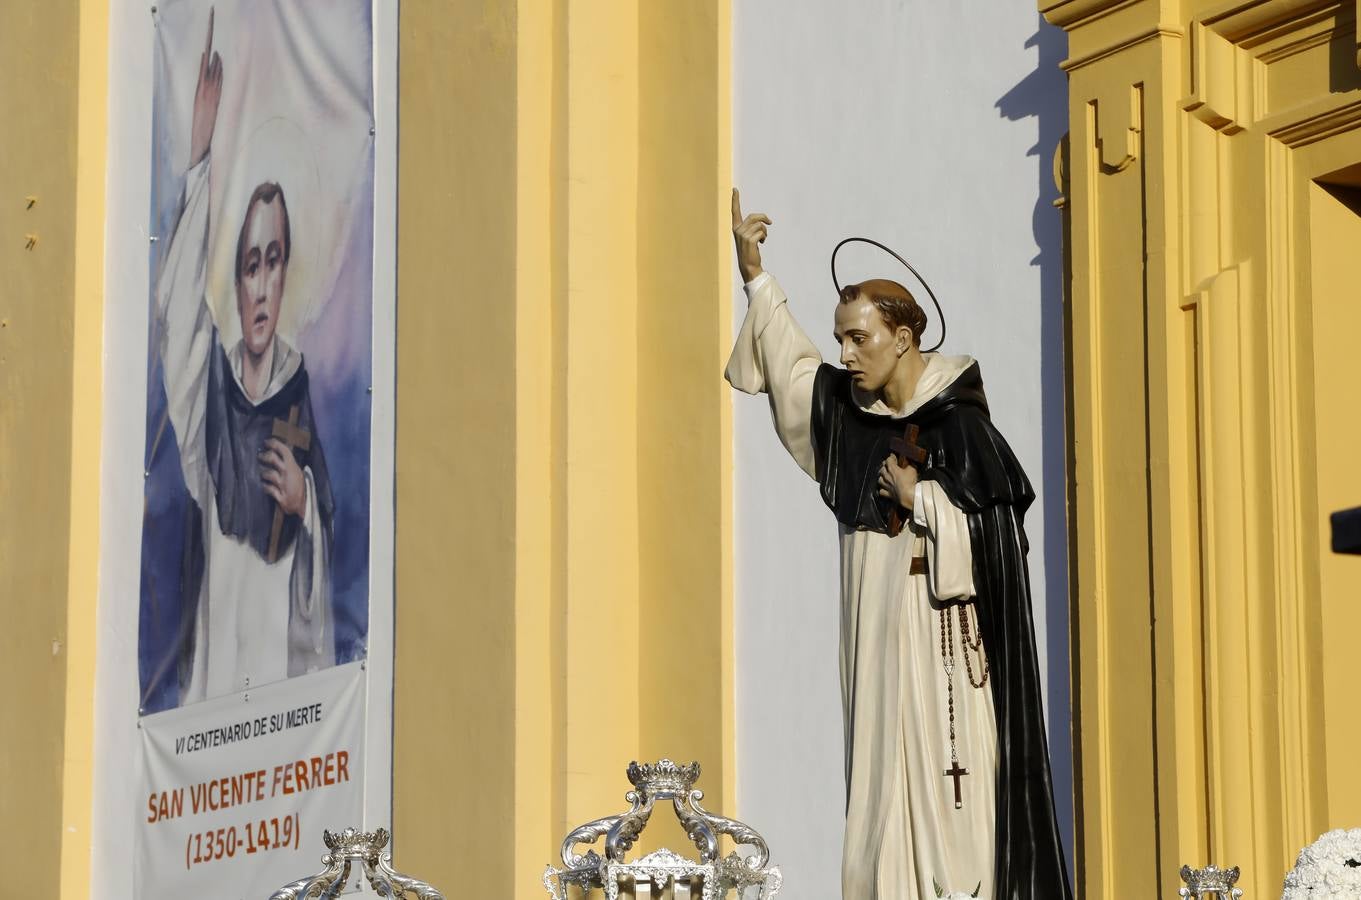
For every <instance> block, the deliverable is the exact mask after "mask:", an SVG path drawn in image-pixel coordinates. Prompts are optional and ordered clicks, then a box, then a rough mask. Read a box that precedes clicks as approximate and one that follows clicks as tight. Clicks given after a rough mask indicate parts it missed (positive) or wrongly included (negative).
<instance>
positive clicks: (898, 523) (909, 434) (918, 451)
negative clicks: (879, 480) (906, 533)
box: [888, 422, 926, 537]
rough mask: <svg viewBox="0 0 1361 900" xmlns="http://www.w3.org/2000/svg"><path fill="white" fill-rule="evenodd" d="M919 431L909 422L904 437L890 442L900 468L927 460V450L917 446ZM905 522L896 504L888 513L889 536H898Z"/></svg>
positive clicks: (917, 464)
mask: <svg viewBox="0 0 1361 900" xmlns="http://www.w3.org/2000/svg"><path fill="white" fill-rule="evenodd" d="M919 433H920V429H918V428H917V426H916V425H913V424H912V423H911V422H909V423H907V428H906V429H904V430H903V436H902V437H900V438H894V439H893V440H891V441H889V442H888V449H889V450H891V451H893V455H894V456H895V457H897V459H898V468H900V469H906V468H907V467H908V466H920V465H922V464H923V463H925V462H926V451H925V450H923V449H922V448H921V447H919V446H917V435H918V434H919ZM905 524H906V522H905V521H904V519H903V514H902V510H901V509H899V508H898V506H897V504H894V506H893V509H892V510H890V511H889V514H888V536H889V537H897V536H898V535H899V534H900V533H901V532H902V530H903V525H905Z"/></svg>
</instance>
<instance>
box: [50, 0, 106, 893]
mask: <svg viewBox="0 0 1361 900" xmlns="http://www.w3.org/2000/svg"><path fill="white" fill-rule="evenodd" d="M79 41H80V66H79V80H78V89H77V90H78V96H79V111H78V114H77V123H76V147H77V150H76V244H75V248H76V252H75V263H76V267H75V302H74V310H73V325H74V330H73V333H72V366H73V377H72V393H71V474H70V483H71V513H70V514H71V526H70V527H71V542H70V550H69V552H70V557H69V560H68V568H67V598H66V610H67V612H66V659H67V669H66V730H65V738H64V740H63V745H62V746H63V758H62V797H61V805H62V848H61V897H62V898H63V900H77V898H86V897H89V896H90V890H91V884H90V853H91V838H92V835H91V820H92V816H93V812H94V809H93V805H94V795H93V781H94V755H93V751H94V712H95V710H94V693H95V653H96V650H97V641H96V637H95V636H96V625H97V619H98V616H97V607H98V598H99V480H100V479H99V474H100V471H99V460H100V445H101V437H100V434H101V421H102V403H103V377H102V367H101V360H102V359H103V335H104V327H103V326H104V229H105V216H104V209H105V184H106V179H107V171H108V143H107V135H108V100H109V80H108V76H109V52H108V46H109V9H108V4H107V3H104V2H99V0H81V3H80V38H79Z"/></svg>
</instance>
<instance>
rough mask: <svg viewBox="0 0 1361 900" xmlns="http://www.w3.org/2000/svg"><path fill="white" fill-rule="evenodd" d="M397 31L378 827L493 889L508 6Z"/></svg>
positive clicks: (509, 243)
mask: <svg viewBox="0 0 1361 900" xmlns="http://www.w3.org/2000/svg"><path fill="white" fill-rule="evenodd" d="M399 31H400V55H399V60H400V63H399V65H400V72H399V83H400V94H399V104H400V105H399V109H400V110H401V114H400V117H399V119H400V128H401V133H400V135H399V139H398V147H399V154H400V157H399V160H398V172H397V183H398V203H397V209H398V223H397V227H398V244H397V285H398V309H397V409H396V414H397V415H396V427H397V434H396V444H397V448H396V487H395V496H396V532H397V533H396V545H395V551H394V552H395V559H394V563H395V569H396V572H395V575H396V582H395V597H396V611H395V644H396V646H395V650H396V662H395V667H394V682H395V684H394V698H393V712H394V717H395V723H394V732H395V733H394V739H393V740H394V743H393V766H394V772H393V807H394V819H393V834H394V841H395V847H396V853H397V857H396V858H397V859H398V861H399V865H400V866H401V868H402V869H403V870H404V871H410V872H416V873H419V874H420V875H421V877H423V878H426V879H427V880H429V881H432V882H433V883H435V884H437V885H448V886H450V889H451V893H452V894H453V895H455V896H457V895H463V896H478V897H480V896H494V895H498V894H501V893H503V892H504V891H505V890H506V888H507V885H506V883H505V873H506V872H508V871H511V866H512V864H513V862H514V859H515V858H514V848H515V834H516V822H515V817H514V816H513V815H512V810H513V802H514V797H515V735H516V722H517V713H516V697H515V688H516V679H515V671H516V654H517V646H516V594H515V586H516V577H515V576H516V569H515V543H516V532H515V528H516V516H515V509H516V488H517V482H516V459H517V445H516V430H515V424H516V420H515V414H516V378H517V373H516V356H515V346H516V302H515V298H516V234H517V232H516V188H517V183H516V152H517V144H516V140H517V131H516V121H517V108H516V67H517V57H516V46H517V45H516V35H517V32H516V4H515V3H514V2H513V0H501V2H487V3H484V4H475V5H474V4H448V3H443V2H435V0H430V2H406V3H403V4H402V9H401V17H400V27H399ZM375 727H382V725H381V723H377V724H376V725H375ZM373 824H379V823H373ZM470 860H477V864H476V865H470V864H469V862H468V861H470Z"/></svg>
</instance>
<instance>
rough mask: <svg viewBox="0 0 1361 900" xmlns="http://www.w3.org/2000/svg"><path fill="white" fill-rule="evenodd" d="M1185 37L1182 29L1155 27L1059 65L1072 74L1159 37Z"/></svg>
mask: <svg viewBox="0 0 1361 900" xmlns="http://www.w3.org/2000/svg"><path fill="white" fill-rule="evenodd" d="M1184 35H1185V32H1184V31H1182V29H1180V28H1169V27H1167V26H1165V25H1153V26H1150V27H1149V28H1146V29H1144V30H1142V31H1136V32H1135V33H1133V34H1131V35H1127V36H1124V37H1120V38H1118V39H1116V40H1114V41H1110V42H1107V43H1104V44H1101V45H1099V46H1097V47H1095V48H1091V49H1088V50H1087V51H1086V52H1085V53H1083V55H1081V56H1077V57H1069V58H1068V59H1066V60H1064V61H1063V62H1061V63H1059V68H1060V69H1063V70H1064V71H1065V72H1072V71H1073V70H1075V69H1080V68H1082V67H1083V66H1088V65H1091V64H1092V63H1094V62H1100V61H1101V60H1103V59H1105V58H1106V57H1108V56H1112V55H1114V54H1116V53H1119V52H1120V51H1122V50H1128V49H1129V48H1130V47H1137V46H1139V45H1140V44H1142V43H1143V42H1144V41H1151V40H1153V39H1155V38H1159V37H1170V38H1179V37H1183V36H1184Z"/></svg>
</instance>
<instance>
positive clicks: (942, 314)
mask: <svg viewBox="0 0 1361 900" xmlns="http://www.w3.org/2000/svg"><path fill="white" fill-rule="evenodd" d="M851 243H861V244H870V245H872V246H875V247H878V248H879V249H880V250H882V251H884V252H885V253H887V254H888V255H889V256H891V257H893V258H894V259H896V260H897V261H898V262H900V263H902V264H903V265H904V266H906V267H907V270H908V271H909V272H911V273H912V274H913V276H915V277H916V279H917V282H918V283H919V284H920V285H921V286H922V287H924V288H926V293H927V294H928V295H929V296H930V297H931V303H932V304H933V305H934V306H935V307H936V315H937V316H938V317H939V318H940V340H938V341H936V343H935V346H933V347H932V348H931V349H930V350H923V351H922V352H923V353H934V352H935V351H936V350H939V349H940V346H941V344H944V343H945V311H944V310H942V309H941V308H940V301H939V300H937V299H936V292H935V291H933V290H931V285H929V284H927V283H926V279H925V278H923V277H922V276H921V273H920V272H918V271H917V270H916V269H914V268H913V267H912V264H911V263H910V262H908V261H907V260H905V259H903V258H902V257H901V256H899V255H898V254H897V253H895V252H894V251H893V250H892V249H891V248H889V247H885V246H884V245H883V244H881V243H879V242H878V241H875V240H871V239H869V238H865V237H848V238H846V239H845V240H843V241H842V242H841V243H839V244H837V245H836V246H835V247H834V248H832V284H834V285H836V292H837V294H838V295H839V294H840V293H841V282H840V281H838V280H837V277H836V255H837V253H839V252H840V251H841V248H842V247H844V246H846V245H847V244H851Z"/></svg>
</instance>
